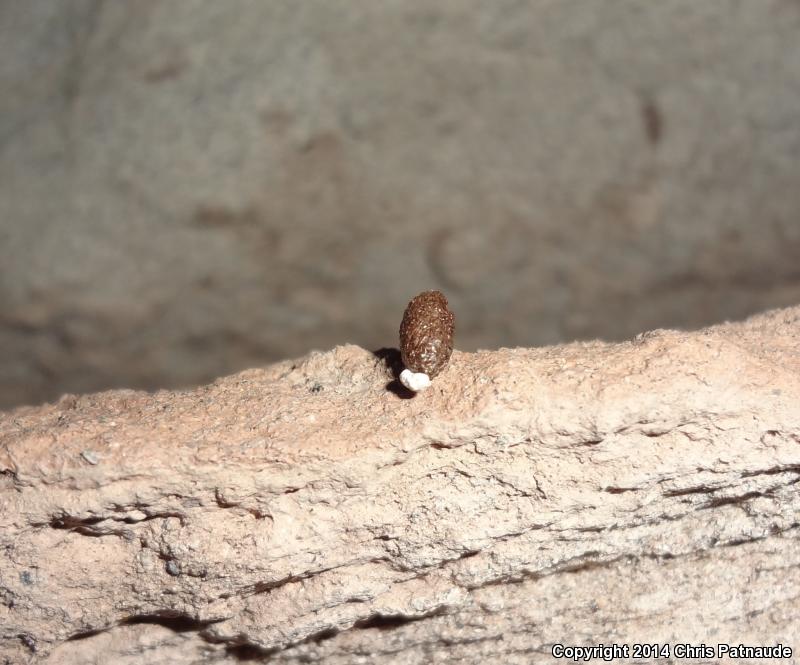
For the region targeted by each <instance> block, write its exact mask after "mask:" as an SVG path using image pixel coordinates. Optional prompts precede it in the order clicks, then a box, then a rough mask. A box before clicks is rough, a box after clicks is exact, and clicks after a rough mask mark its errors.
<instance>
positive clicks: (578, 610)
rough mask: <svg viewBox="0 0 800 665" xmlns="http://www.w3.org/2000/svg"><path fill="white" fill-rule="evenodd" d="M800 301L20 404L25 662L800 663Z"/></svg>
mask: <svg viewBox="0 0 800 665" xmlns="http://www.w3.org/2000/svg"><path fill="white" fill-rule="evenodd" d="M798 340H800V308H799V307H795V308H791V309H785V310H778V311H771V312H767V313H765V314H763V315H759V316H757V317H754V318H752V319H750V320H748V321H745V322H742V323H732V324H724V325H720V326H716V327H713V328H709V329H706V330H702V331H699V332H693V333H686V332H677V331H670V330H656V331H653V332H649V333H646V334H643V335H640V336H637V337H636V338H635V339H633V340H631V341H628V342H624V343H620V344H605V343H599V342H592V343H575V344H570V345H566V346H558V347H549V348H539V349H525V348H517V349H500V350H498V351H490V352H478V353H462V352H458V351H457V352H455V353H454V356H453V358H452V360H451V363H450V364H449V365H448V367H447V368H446V369H445V370H444V372H442V374H441V375H440V376H438V377H437V378H436V380H435V381H434V385H433V386H432V388H430V389H429V390H428V391H427V392H425V393H422V394H420V395H417V396H415V397H409V395H408V394H405V393H403V392H402V389H400V388H398V386H397V382H396V380H395V379H394V378H393V374H394V373H395V372H396V370H397V367H396V363H397V355H398V354H397V351H393V350H391V351H383V352H379V353H371V352H368V351H365V350H363V349H361V348H359V347H356V346H343V347H338V348H336V349H333V350H332V351H329V352H326V353H318V352H316V353H312V354H310V355H308V356H306V357H304V358H301V359H299V360H296V361H286V362H282V363H278V364H276V365H273V366H270V367H267V368H264V369H252V370H248V371H245V372H242V373H240V374H236V375H234V376H229V377H226V378H223V379H220V380H218V381H216V382H214V383H213V384H211V385H208V386H205V387H202V388H199V389H196V390H189V391H177V392H169V391H160V392H157V393H155V394H147V393H143V392H134V391H111V392H106V393H101V394H95V395H85V396H74V395H67V396H64V397H63V398H61V399H60V400H59V401H58V402H56V403H54V404H50V405H46V406H41V407H23V408H19V409H17V410H15V411H11V412H7V413H3V414H0V471H2V475H0V483H1V484H0V501H1V503H0V551H2V556H0V663H15V664H16V663H27V662H31V663H38V662H42V663H53V664H55V663H58V664H60V665H69V664H73V663H74V664H76V665H77V664H78V663H80V664H87V663H112V662H113V663H123V664H130V665H132V664H134V663H157V664H161V663H163V664H165V665H166V664H167V663H178V664H184V663H185V664H187V665H188V664H189V663H215V662H220V663H223V662H238V661H240V660H242V659H244V660H248V659H251V660H253V661H259V660H262V659H264V660H269V662H270V663H287V664H288V663H307V662H325V663H334V664H345V663H420V664H422V663H430V662H443V661H445V660H448V659H449V660H452V659H454V658H461V659H462V660H460V661H459V662H464V663H487V662H490V663H529V662H532V660H538V659H539V657H542V658H545V659H546V658H547V657H548V656H547V655H548V654H549V648H550V645H551V644H553V643H557V642H563V643H565V644H592V643H597V642H605V643H609V642H627V643H632V642H636V641H647V642H659V643H664V642H669V643H672V644H675V643H678V642H690V643H700V642H706V643H708V642H712V643H716V642H722V641H731V642H733V643H736V644H738V643H745V644H774V643H779V642H781V643H783V644H788V645H790V646H792V647H793V648H794V649H795V654H797V653H798V649H800V643H797V636H798V635H800V603H798V597H800V528H798V527H799V526H800V495H799V493H798V486H799V485H798V479H800V345H798Z"/></svg>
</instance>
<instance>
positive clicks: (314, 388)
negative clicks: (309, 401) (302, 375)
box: [310, 383, 322, 395]
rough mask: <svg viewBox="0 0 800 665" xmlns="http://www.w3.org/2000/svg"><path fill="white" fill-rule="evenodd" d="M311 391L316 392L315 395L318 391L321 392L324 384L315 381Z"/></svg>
mask: <svg viewBox="0 0 800 665" xmlns="http://www.w3.org/2000/svg"><path fill="white" fill-rule="evenodd" d="M310 391H311V392H312V393H314V394H315V395H316V394H317V393H321V392H322V385H321V384H319V383H315V384H314V385H313V386H311V388H310Z"/></svg>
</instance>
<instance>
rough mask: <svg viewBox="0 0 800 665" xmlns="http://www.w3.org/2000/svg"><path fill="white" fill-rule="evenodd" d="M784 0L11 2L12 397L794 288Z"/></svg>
mask: <svg viewBox="0 0 800 665" xmlns="http://www.w3.org/2000/svg"><path fill="white" fill-rule="evenodd" d="M798 33H800V4H799V3H798V2H797V0H759V1H757V2H741V1H740V0H716V1H715V2H698V1H697V0H659V1H658V2H635V1H630V0H606V1H605V2H563V1H559V0H556V1H553V0H540V1H537V2H518V1H517V0H493V1H492V2H485V1H482V0H437V1H436V2H430V0H387V1H385V2H380V3H373V2H359V1H356V0H342V1H341V2H337V3H335V4H332V3H330V2H326V1H324V0H305V1H304V2H302V3H297V2H288V1H286V0H275V1H272V2H264V1H262V0H239V1H237V2H220V1H219V0H192V1H191V2H170V1H168V0H146V1H141V2H104V1H103V0H70V1H69V2H64V1H63V0H25V1H14V0H5V1H4V2H0V90H2V94H0V408H8V407H9V406H11V405H14V406H16V405H20V404H30V403H33V402H37V401H44V400H45V399H48V400H52V399H55V398H57V397H58V395H59V394H61V393H63V392H74V393H86V392H94V391H97V390H100V389H105V388H110V387H127V388H146V389H155V388H164V387H186V386H189V385H197V384H199V383H206V382H208V381H210V380H212V379H213V378H215V377H217V376H221V375H224V374H229V373H231V372H234V371H238V370H240V369H244V368H246V367H253V366H257V365H263V364H266V363H268V362H274V361H276V360H281V359H284V358H289V357H295V356H298V355H301V354H304V353H306V352H307V351H308V350H309V349H312V348H322V349H326V348H331V347H333V346H335V345H337V344H342V343H345V342H354V343H357V344H359V345H360V346H363V347H365V348H377V347H378V346H380V345H382V344H386V340H393V339H395V338H396V332H397V325H398V324H399V314H400V312H401V311H402V308H403V307H404V306H405V304H406V303H407V302H408V300H409V298H410V297H411V296H413V295H414V294H415V293H418V292H419V291H422V290H424V289H428V288H439V289H442V290H443V291H444V292H445V293H446V294H447V296H448V298H449V300H450V303H451V306H452V308H453V310H454V311H456V312H457V313H458V317H459V344H460V348H461V349H463V350H475V349H476V348H481V347H483V348H496V347H498V346H500V345H508V346H526V347H528V346H540V345H543V344H554V343H558V342H563V341H571V340H574V339H587V338H588V339H592V338H596V337H601V338H605V339H625V338H629V337H632V336H633V335H634V334H635V333H637V332H639V331H642V330H647V329H651V328H659V327H680V328H697V327H701V326H705V325H709V324H711V323H715V322H718V321H722V320H725V319H741V318H744V317H745V316H748V315H750V314H752V313H753V312H756V311H761V310H764V309H768V308H773V307H782V306H787V305H792V304H796V303H798V302H800V278H799V276H798V270H797V257H798V256H799V255H800V224H798V222H797V220H798V218H800V187H798V186H797V181H798V177H797V164H798V162H799V161H800V124H799V123H798V113H797V109H798V108H800V39H798V38H797V35H798Z"/></svg>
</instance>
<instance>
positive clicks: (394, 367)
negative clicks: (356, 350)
mask: <svg viewBox="0 0 800 665" xmlns="http://www.w3.org/2000/svg"><path fill="white" fill-rule="evenodd" d="M372 354H373V355H374V356H375V357H376V358H378V359H380V360H382V361H383V364H384V365H385V366H386V368H387V369H388V370H389V372H391V375H392V377H394V378H393V379H392V380H391V381H389V383H387V384H386V390H388V391H389V392H392V393H394V394H395V395H397V396H398V397H399V398H400V399H413V398H414V397H416V396H417V394H416V393H415V392H414V391H413V390H409V389H408V388H406V387H405V386H404V385H403V384H402V383H400V372H402V371H403V359H402V357H401V356H400V349H392V348H389V347H384V348H382V349H378V350H377V351H373V352H372Z"/></svg>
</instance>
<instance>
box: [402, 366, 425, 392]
mask: <svg viewBox="0 0 800 665" xmlns="http://www.w3.org/2000/svg"><path fill="white" fill-rule="evenodd" d="M400 383H402V384H403V385H404V386H405V387H406V388H408V389H409V390H413V391H414V392H415V393H418V392H420V391H421V390H425V388H429V387H430V385H431V378H430V377H429V376H428V375H427V374H425V372H412V371H411V370H410V369H404V370H403V371H402V372H400Z"/></svg>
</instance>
